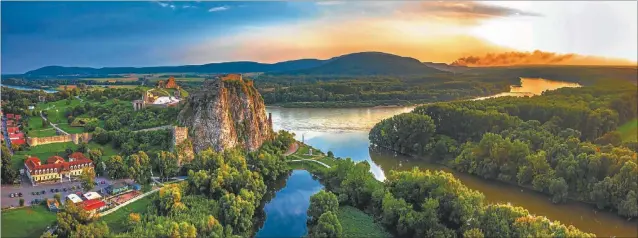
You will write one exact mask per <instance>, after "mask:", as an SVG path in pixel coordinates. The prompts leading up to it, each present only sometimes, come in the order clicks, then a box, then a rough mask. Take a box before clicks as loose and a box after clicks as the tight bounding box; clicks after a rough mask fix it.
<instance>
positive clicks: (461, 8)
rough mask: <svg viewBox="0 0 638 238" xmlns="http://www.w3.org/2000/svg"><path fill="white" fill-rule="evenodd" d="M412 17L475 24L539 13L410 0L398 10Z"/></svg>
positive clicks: (475, 2)
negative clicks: (481, 21) (411, 0)
mask: <svg viewBox="0 0 638 238" xmlns="http://www.w3.org/2000/svg"><path fill="white" fill-rule="evenodd" d="M399 11H400V12H401V13H402V14H406V15H409V16H412V17H423V18H429V19H432V18H435V19H441V20H448V21H450V20H451V21H456V22H458V23H464V24H476V23H477V22H478V21H480V20H487V19H492V18H499V17H513V16H529V17H538V16H542V15H541V14H538V13H534V12H529V11H523V10H519V9H515V8H510V7H505V6H497V5H492V4H487V3H482V2H477V1H425V2H412V3H410V4H407V5H406V6H404V7H403V8H402V9H400V10H399Z"/></svg>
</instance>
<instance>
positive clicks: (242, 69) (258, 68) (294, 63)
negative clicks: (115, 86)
mask: <svg viewBox="0 0 638 238" xmlns="http://www.w3.org/2000/svg"><path fill="white" fill-rule="evenodd" d="M324 62H325V61H324V60H318V59H299V60H290V61H284V62H279V63H274V64H267V63H258V62H251V61H239V62H223V63H210V64H203V65H182V66H156V67H104V68H91V67H64V66H46V67H42V68H39V69H35V70H31V71H28V72H26V73H25V75H30V76H56V75H78V74H79V75H108V74H132V73H136V74H154V73H249V72H275V71H289V70H298V69H305V68H312V67H316V66H319V65H321V64H323V63H324Z"/></svg>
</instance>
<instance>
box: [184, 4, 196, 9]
mask: <svg viewBox="0 0 638 238" xmlns="http://www.w3.org/2000/svg"><path fill="white" fill-rule="evenodd" d="M182 8H184V9H186V8H197V7H196V6H192V5H184V6H182Z"/></svg>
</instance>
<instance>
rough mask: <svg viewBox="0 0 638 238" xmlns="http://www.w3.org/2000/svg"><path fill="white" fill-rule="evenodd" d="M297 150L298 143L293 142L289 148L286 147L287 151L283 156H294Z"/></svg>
mask: <svg viewBox="0 0 638 238" xmlns="http://www.w3.org/2000/svg"><path fill="white" fill-rule="evenodd" d="M298 149H299V143H297V142H295V143H293V144H292V145H291V146H290V147H288V151H286V153H284V156H289V155H291V154H294V153H295V152H297V150H298Z"/></svg>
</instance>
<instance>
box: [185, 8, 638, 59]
mask: <svg viewBox="0 0 638 238" xmlns="http://www.w3.org/2000/svg"><path fill="white" fill-rule="evenodd" d="M601 4H606V5H602V7H601ZM628 4H629V5H631V4H633V5H636V4H635V2H634V3H631V2H629V3H628ZM625 5H627V3H625ZM583 6H584V7H583ZM318 7H320V8H321V9H324V11H323V12H322V14H321V15H320V16H319V17H316V18H314V19H311V20H300V21H297V22H293V23H289V22H288V23H282V24H278V25H251V26H246V27H244V28H242V29H238V30H237V32H235V33H233V34H228V35H227V36H225V37H214V38H211V39H204V40H202V41H201V43H200V44H196V45H193V46H192V47H190V48H188V49H187V50H185V51H184V53H183V54H182V55H180V56H181V57H183V58H184V59H186V60H187V61H190V62H211V58H212V59H213V60H215V59H217V58H220V59H224V60H223V61H231V60H254V61H260V62H278V61H284V60H292V59H299V58H320V59H326V58H330V57H334V56H339V55H343V54H348V53H353V52H361V51H381V52H387V53H392V54H397V55H401V56H409V57H414V58H417V59H419V60H421V61H432V62H445V63H452V62H454V61H456V60H457V59H459V58H462V57H468V56H484V55H486V54H488V53H491V54H498V57H500V62H495V61H494V59H489V61H491V63H490V64H507V63H505V62H510V61H512V62H518V63H532V64H538V63H540V64H543V63H553V64H557V63H558V64H632V65H635V64H636V63H635V62H636V57H637V56H636V55H635V54H636V44H637V43H636V29H635V28H636V23H635V17H636V13H635V12H636V9H635V7H634V9H633V10H631V9H629V8H627V6H624V5H622V4H618V3H593V4H592V3H582V4H581V3H573V4H572V3H565V2H562V3H535V2H489V3H485V2H472V1H464V2H449V1H446V2H441V1H437V2H435V1H429V2H365V3H361V2H334V3H331V4H322V5H319V6H318ZM569 7H572V8H574V9H578V10H579V12H577V13H574V11H570V10H569ZM594 14H598V15H594ZM604 16H608V17H606V18H605V17H604ZM612 16H613V17H612ZM632 16H633V17H634V19H633V20H634V22H633V23H631V22H629V21H628V20H630V19H631V17H632ZM595 19H599V20H595ZM594 20H595V21H597V23H592V21H594ZM561 21H563V22H561ZM579 22H582V23H587V24H588V25H582V24H576V23H579ZM614 27H616V28H614ZM535 50H541V51H544V52H557V54H559V56H564V55H567V54H575V55H569V57H568V58H569V60H548V59H546V58H543V57H540V58H538V57H537V56H538V55H534V54H527V56H528V57H523V58H524V59H523V58H521V55H520V54H519V55H518V56H517V57H518V58H514V59H512V60H506V59H505V57H506V56H514V55H516V54H499V53H505V52H512V51H523V52H525V51H527V52H533V51H535ZM523 55H525V54H523ZM580 55H586V56H580ZM592 55H596V57H594V56H592ZM603 57H605V58H603ZM486 59H487V58H486ZM618 59H620V60H618ZM480 62H483V63H485V62H487V61H486V60H483V61H479V63H480Z"/></svg>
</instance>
